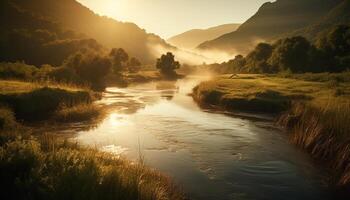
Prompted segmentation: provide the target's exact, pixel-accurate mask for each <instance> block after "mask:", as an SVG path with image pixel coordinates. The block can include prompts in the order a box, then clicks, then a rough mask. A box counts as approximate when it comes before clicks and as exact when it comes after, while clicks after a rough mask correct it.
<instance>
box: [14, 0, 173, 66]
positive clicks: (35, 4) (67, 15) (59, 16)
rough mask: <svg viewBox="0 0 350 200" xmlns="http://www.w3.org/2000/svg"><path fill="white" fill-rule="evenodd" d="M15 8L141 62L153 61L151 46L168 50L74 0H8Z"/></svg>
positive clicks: (155, 39)
mask: <svg viewBox="0 0 350 200" xmlns="http://www.w3.org/2000/svg"><path fill="white" fill-rule="evenodd" d="M10 1H11V2H13V3H15V4H16V5H17V6H18V7H20V8H23V9H27V10H30V11H32V12H34V13H37V14H40V15H43V16H45V17H47V18H50V19H51V20H54V21H57V22H58V23H60V24H61V25H62V26H63V27H64V28H67V29H71V30H73V31H76V32H78V33H82V34H85V35H86V36H87V37H91V38H94V39H96V40H97V41H98V42H99V43H101V44H102V45H104V46H106V47H109V48H113V47H121V48H124V49H125V50H126V51H127V52H129V53H130V54H131V55H132V56H136V57H138V58H139V59H141V60H142V61H143V62H154V59H155V57H154V55H152V53H151V52H150V51H149V45H150V44H160V45H164V46H166V47H170V45H168V44H167V43H166V42H165V41H164V40H162V39H161V38H160V37H159V36H157V35H154V34H147V33H146V32H145V30H143V29H141V28H139V27H138V26H137V25H135V24H133V23H123V22H119V21H117V20H114V19H111V18H108V17H103V16H99V15H97V14H95V13H94V12H92V11H91V10H90V9H88V8H87V7H85V6H83V5H82V4H80V3H78V2H77V1H75V0H60V1H57V0H26V1H23V0H10Z"/></svg>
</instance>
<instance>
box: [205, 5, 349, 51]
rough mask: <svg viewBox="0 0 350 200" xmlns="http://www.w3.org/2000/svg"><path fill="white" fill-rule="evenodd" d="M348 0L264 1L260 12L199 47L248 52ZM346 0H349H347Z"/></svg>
mask: <svg viewBox="0 0 350 200" xmlns="http://www.w3.org/2000/svg"><path fill="white" fill-rule="evenodd" d="M344 1H345V0H277V1H275V2H267V3H265V4H263V5H262V6H261V7H260V9H259V10H258V11H257V13H256V14H255V15H254V16H252V17H251V18H250V19H248V20H247V21H246V22H245V23H243V24H242V25H241V26H240V27H239V28H238V29H237V30H236V31H234V32H231V33H228V34H225V35H223V36H220V37H218V38H216V39H214V40H211V41H207V42H204V43H202V44H200V45H199V47H198V48H200V49H218V50H225V51H235V52H237V51H238V52H239V53H243V54H245V53H247V52H248V51H250V50H251V48H252V47H253V46H254V45H255V44H256V43H257V42H260V41H269V40H273V39H275V38H278V37H279V36H281V35H283V34H287V33H291V32H294V31H296V30H300V29H303V28H306V27H309V26H311V25H313V24H315V23H317V22H319V21H320V19H321V18H322V17H324V16H326V15H327V14H328V13H329V12H330V11H331V10H332V9H333V8H335V7H336V6H337V5H339V4H340V3H342V2H344ZM346 1H347V0H346Z"/></svg>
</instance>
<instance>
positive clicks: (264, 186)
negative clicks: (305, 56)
mask: <svg viewBox="0 0 350 200" xmlns="http://www.w3.org/2000/svg"><path fill="white" fill-rule="evenodd" d="M202 80H203V79H201V78H196V77H192V78H188V79H184V80H180V81H178V82H156V83H148V84H143V85H137V86H132V87H129V88H122V89H119V88H108V89H107V91H106V93H105V94H104V98H103V99H102V100H101V101H100V102H99V104H101V105H107V106H108V108H109V114H108V116H107V117H106V119H104V120H103V122H102V123H101V124H100V125H99V126H98V127H97V128H96V129H93V130H89V131H81V132H79V134H78V135H77V136H76V138H75V139H76V140H77V141H78V142H80V143H81V144H83V145H88V146H93V147H97V148H100V149H101V150H103V151H108V152H112V153H115V154H121V155H122V156H126V157H128V158H129V159H134V160H136V159H138V158H139V150H141V152H142V154H143V155H142V156H143V157H145V161H146V164H147V165H149V166H151V167H154V168H156V169H159V170H161V171H163V172H165V173H167V174H169V175H171V176H172V177H174V179H175V180H176V181H177V182H180V184H182V185H183V186H184V188H185V190H186V191H187V192H188V193H189V194H190V195H191V197H192V198H193V199H308V200H309V199H324V198H326V194H327V193H326V192H325V191H324V188H323V187H322V184H321V182H320V180H321V179H320V177H319V172H318V171H317V170H316V169H315V168H314V167H313V166H312V164H311V162H310V161H309V160H308V158H307V157H306V156H305V155H304V154H303V153H301V152H300V151H298V150H297V149H295V148H294V147H293V146H291V145H289V144H288V143H287V140H286V138H285V135H284V134H283V133H281V132H280V130H278V129H276V128H274V126H273V125H272V123H271V122H269V121H267V120H262V121H251V120H247V119H244V118H237V117H231V116H227V115H224V114H221V113H212V112H206V111H203V110H201V109H199V108H198V107H197V105H196V104H195V103H194V102H193V100H192V98H191V97H189V96H188V93H190V92H191V90H192V88H193V87H194V86H195V85H196V84H197V83H198V82H199V81H202ZM203 191H205V193H204V192H203Z"/></svg>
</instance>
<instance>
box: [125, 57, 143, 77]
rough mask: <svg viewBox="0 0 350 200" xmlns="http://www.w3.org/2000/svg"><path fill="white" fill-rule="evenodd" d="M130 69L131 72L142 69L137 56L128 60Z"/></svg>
mask: <svg viewBox="0 0 350 200" xmlns="http://www.w3.org/2000/svg"><path fill="white" fill-rule="evenodd" d="M128 69H129V72H131V73H135V72H138V71H140V69H141V62H140V61H139V60H138V59H137V58H134V57H132V58H131V59H130V60H129V61H128Z"/></svg>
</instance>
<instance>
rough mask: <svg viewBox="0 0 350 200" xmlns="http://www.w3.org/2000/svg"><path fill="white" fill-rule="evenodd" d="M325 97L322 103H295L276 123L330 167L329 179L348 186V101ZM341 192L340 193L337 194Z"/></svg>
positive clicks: (349, 178) (349, 106) (347, 187)
mask: <svg viewBox="0 0 350 200" xmlns="http://www.w3.org/2000/svg"><path fill="white" fill-rule="evenodd" d="M339 99H340V98H338V99H328V102H326V103H325V104H319V103H317V104H314V103H306V104H305V103H296V104H294V105H293V106H292V108H291V109H290V110H289V111H287V112H286V113H285V114H284V115H282V116H281V117H280V119H279V124H280V125H283V126H285V127H286V128H287V129H288V130H289V131H290V134H291V135H290V138H291V141H292V142H293V143H295V144H297V145H299V146H300V147H302V148H303V149H305V150H306V151H308V152H309V153H310V154H311V155H312V156H313V157H314V158H316V159H320V160H323V161H326V162H327V163H328V165H329V166H330V167H331V168H332V172H331V175H332V179H331V181H332V183H333V184H334V185H336V186H338V187H339V188H343V189H344V190H345V192H347V194H348V192H349V190H348V189H349V188H350V157H349V155H350V149H349V136H350V135H349V133H350V124H349V121H350V101H349V99H347V101H339ZM340 196H341V195H340Z"/></svg>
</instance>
